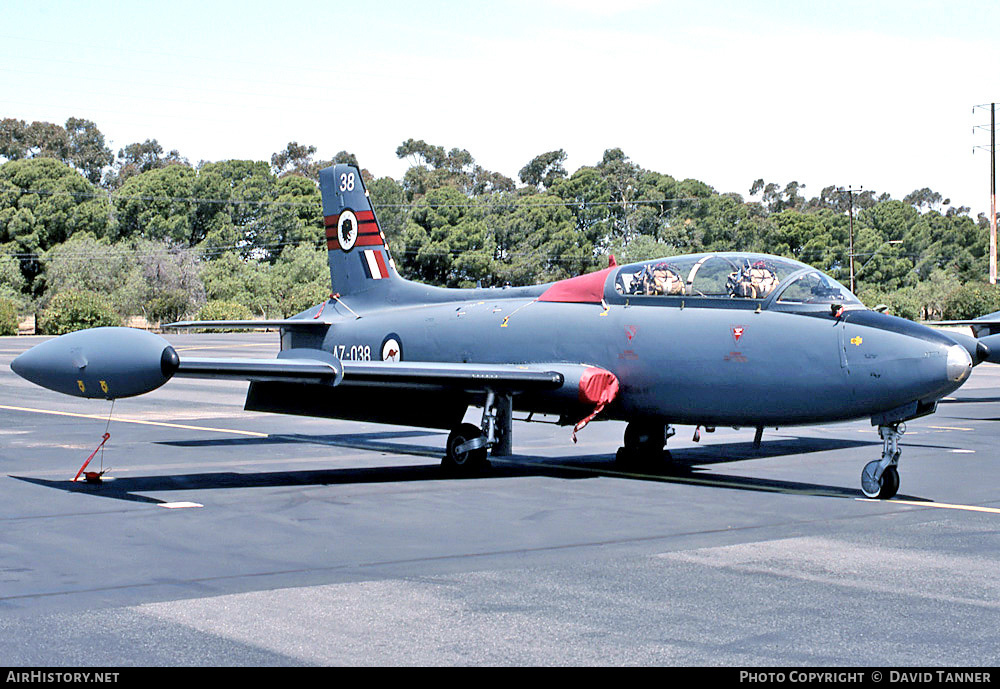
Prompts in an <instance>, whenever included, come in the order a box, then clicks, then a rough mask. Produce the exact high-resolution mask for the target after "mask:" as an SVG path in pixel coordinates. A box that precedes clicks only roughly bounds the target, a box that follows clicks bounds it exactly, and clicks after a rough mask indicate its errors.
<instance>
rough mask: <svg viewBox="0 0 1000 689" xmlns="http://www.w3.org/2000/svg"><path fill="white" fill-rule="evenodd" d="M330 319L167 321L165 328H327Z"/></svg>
mask: <svg viewBox="0 0 1000 689" xmlns="http://www.w3.org/2000/svg"><path fill="white" fill-rule="evenodd" d="M329 326H330V321H323V320H319V319H315V318H279V319H273V320H257V321H255V320H243V321H177V322H176V323H167V324H166V325H164V326H163V327H164V328H204V329H206V330H218V329H220V328H234V329H237V328H238V329H241V330H244V329H245V330H260V329H264V328H320V327H323V328H327V327H329Z"/></svg>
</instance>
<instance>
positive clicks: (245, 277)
mask: <svg viewBox="0 0 1000 689" xmlns="http://www.w3.org/2000/svg"><path fill="white" fill-rule="evenodd" d="M269 268H270V266H268V265H267V264H261V263H260V262H258V261H254V260H249V261H244V260H243V259H241V258H240V257H239V256H237V255H236V254H232V253H228V254H223V255H222V256H220V257H219V258H217V259H215V260H214V261H209V262H207V263H205V264H204V266H203V268H202V271H201V279H202V282H203V283H204V285H205V295H206V296H207V298H208V300H209V301H210V302H212V301H224V302H235V303H239V304H242V305H244V307H246V308H249V309H250V310H251V311H253V312H254V313H256V314H258V315H260V316H266V315H267V314H268V313H269V312H271V311H273V310H275V308H276V306H277V299H276V298H275V294H274V285H273V282H272V276H271V273H270V270H269Z"/></svg>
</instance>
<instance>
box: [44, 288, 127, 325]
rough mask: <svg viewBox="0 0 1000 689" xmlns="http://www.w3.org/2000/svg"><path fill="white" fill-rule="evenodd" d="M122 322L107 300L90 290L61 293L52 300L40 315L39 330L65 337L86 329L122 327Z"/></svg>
mask: <svg viewBox="0 0 1000 689" xmlns="http://www.w3.org/2000/svg"><path fill="white" fill-rule="evenodd" d="M121 322H122V319H121V317H120V316H119V315H118V313H117V312H116V311H115V309H114V307H113V306H112V305H111V302H110V301H109V300H108V299H107V298H105V297H104V296H102V295H100V294H98V293H97V292H91V291H89V290H74V291H70V292H60V293H59V294H56V295H55V296H54V297H52V299H51V300H49V303H48V306H46V307H45V310H43V311H42V313H41V314H40V315H39V318H38V328H37V329H38V331H39V332H41V333H44V334H45V335H63V334H65V333H70V332H73V331H74V330H83V329H84V328H99V327H102V326H116V325H121Z"/></svg>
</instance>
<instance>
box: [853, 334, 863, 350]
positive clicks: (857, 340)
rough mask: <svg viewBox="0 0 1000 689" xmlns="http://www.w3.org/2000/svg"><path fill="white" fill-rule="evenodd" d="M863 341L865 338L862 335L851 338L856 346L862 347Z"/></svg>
mask: <svg viewBox="0 0 1000 689" xmlns="http://www.w3.org/2000/svg"><path fill="white" fill-rule="evenodd" d="M862 342H864V340H862V339H861V336H860V335H858V336H857V337H852V338H851V344H852V345H854V346H855V347H860V346H861V343H862Z"/></svg>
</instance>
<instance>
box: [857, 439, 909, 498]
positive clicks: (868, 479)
mask: <svg viewBox="0 0 1000 689" xmlns="http://www.w3.org/2000/svg"><path fill="white" fill-rule="evenodd" d="M878 432H879V435H880V436H882V459H876V460H874V461H871V462H868V464H866V465H865V468H864V469H862V470H861V492H862V493H864V495H865V497H866V498H871V499H873V500H888V499H889V498H891V497H893V496H895V495H896V492H897V491H899V469H898V468H897V467H898V465H899V455H900V454H901V452H902V450H901V449H900V447H899V439H900V438H901V437H902V436H903V433H905V432H906V426H905V425H904V424H901V423H898V424H891V425H886V426H879V427H878Z"/></svg>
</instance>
